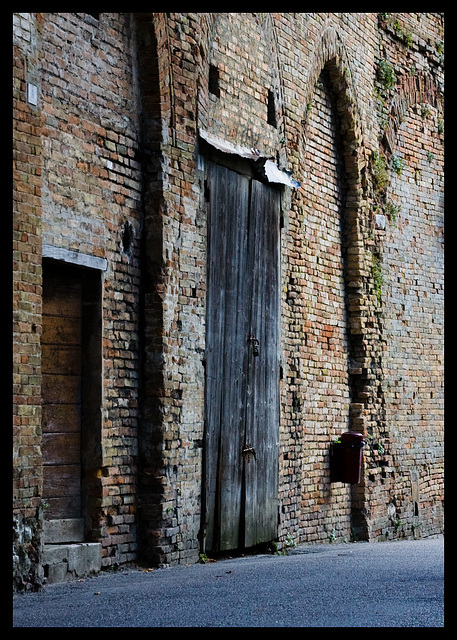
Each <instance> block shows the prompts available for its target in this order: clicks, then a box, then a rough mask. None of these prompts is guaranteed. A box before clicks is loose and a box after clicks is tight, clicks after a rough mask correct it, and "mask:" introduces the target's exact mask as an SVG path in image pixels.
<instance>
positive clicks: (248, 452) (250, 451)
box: [242, 443, 255, 462]
mask: <svg viewBox="0 0 457 640" xmlns="http://www.w3.org/2000/svg"><path fill="white" fill-rule="evenodd" d="M242 453H243V455H244V456H245V457H246V462H251V459H252V457H254V460H255V449H254V447H253V446H251V445H250V444H249V443H246V444H245V445H244V447H243V452H242Z"/></svg>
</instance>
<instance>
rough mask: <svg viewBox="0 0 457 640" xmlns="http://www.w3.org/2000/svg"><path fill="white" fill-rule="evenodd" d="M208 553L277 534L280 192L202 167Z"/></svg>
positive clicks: (218, 169) (231, 173) (215, 167)
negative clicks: (204, 183)
mask: <svg viewBox="0 0 457 640" xmlns="http://www.w3.org/2000/svg"><path fill="white" fill-rule="evenodd" d="M207 167H208V171H207V181H208V186H209V190H208V192H209V196H208V197H209V220H208V294H207V295H208V297H207V333H206V335H207V343H206V390H205V391H206V394H205V412H206V415H205V426H206V438H205V446H206V448H205V495H206V501H205V508H206V512H205V525H206V526H205V542H206V544H205V549H206V550H213V551H215V550H225V549H237V548H247V547H251V546H254V545H256V544H259V543H261V542H265V541H269V540H273V539H274V538H275V537H276V536H277V520H278V513H277V493H278V440H279V213H280V193H279V192H278V191H277V190H275V189H274V188H272V187H270V186H269V185H266V184H263V183H261V182H258V181H257V180H254V179H253V178H250V177H248V176H246V175H242V174H239V173H237V172H236V171H233V170H231V169H228V168H226V167H223V166H220V165H217V164H214V163H212V162H208V163H207Z"/></svg>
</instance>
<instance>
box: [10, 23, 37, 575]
mask: <svg viewBox="0 0 457 640" xmlns="http://www.w3.org/2000/svg"><path fill="white" fill-rule="evenodd" d="M14 27H15V36H16V37H15V42H14V45H15V46H14V49H13V107H14V111H13V116H14V121H13V149H14V150H13V181H14V189H13V207H14V218H13V254H12V255H13V497H14V506H13V515H14V538H13V553H14V555H13V566H14V572H15V582H16V585H17V586H18V587H19V588H21V586H22V585H23V584H27V583H29V582H31V583H35V584H38V585H39V584H40V583H41V580H42V571H41V570H40V569H41V568H40V563H39V558H40V552H41V543H40V524H39V521H40V496H41V492H42V467H41V452H40V445H41V377H40V360H41V345H40V333H41V212H42V206H41V187H42V178H41V175H42V170H41V167H42V156H41V118H40V113H39V111H38V109H37V108H36V106H35V105H33V104H30V103H29V102H28V101H27V87H28V85H29V84H33V86H35V87H36V86H37V85H39V79H40V73H39V65H40V46H39V41H40V31H41V24H40V21H37V22H35V21H33V20H30V19H29V14H16V15H15V17H14Z"/></svg>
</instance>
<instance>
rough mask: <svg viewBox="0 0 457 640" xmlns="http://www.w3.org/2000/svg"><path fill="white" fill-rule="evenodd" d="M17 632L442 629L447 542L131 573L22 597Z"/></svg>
mask: <svg viewBox="0 0 457 640" xmlns="http://www.w3.org/2000/svg"><path fill="white" fill-rule="evenodd" d="M13 625H14V626H15V627H443V626H444V539H443V537H442V536H438V537H433V538H426V539H424V540H416V541H401V542H380V543H363V542H359V543H356V544H337V545H332V544H329V545H319V546H300V547H297V548H296V549H295V550H294V551H293V552H292V553H290V555H287V556H280V555H257V556H246V557H241V558H234V559H225V560H219V561H218V562H214V563H207V564H197V565H191V566H188V567H182V566H179V567H173V568H170V569H154V570H144V569H143V570H140V569H139V568H133V569H132V568H130V569H128V570H120V571H118V572H116V573H103V574H101V575H99V576H97V577H94V578H87V579H86V580H84V581H82V582H71V583H66V584H53V585H48V586H47V587H45V589H43V590H42V591H41V592H39V593H28V594H24V595H21V594H18V595H15V596H14V597H13Z"/></svg>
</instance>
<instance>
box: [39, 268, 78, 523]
mask: <svg viewBox="0 0 457 640" xmlns="http://www.w3.org/2000/svg"><path fill="white" fill-rule="evenodd" d="M43 281H44V287H43V333H42V376H43V377H42V404H43V407H42V434H43V445H42V454H43V498H44V499H45V501H46V502H47V503H48V508H47V509H46V510H45V517H46V519H47V520H50V519H70V518H80V517H81V318H82V282H81V279H80V277H78V275H77V273H75V272H74V271H72V270H71V269H69V268H67V267H65V266H64V265H60V266H58V267H54V268H53V269H51V268H50V267H47V268H46V269H45V270H44V280H43Z"/></svg>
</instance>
